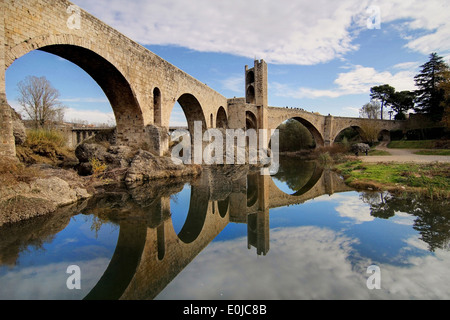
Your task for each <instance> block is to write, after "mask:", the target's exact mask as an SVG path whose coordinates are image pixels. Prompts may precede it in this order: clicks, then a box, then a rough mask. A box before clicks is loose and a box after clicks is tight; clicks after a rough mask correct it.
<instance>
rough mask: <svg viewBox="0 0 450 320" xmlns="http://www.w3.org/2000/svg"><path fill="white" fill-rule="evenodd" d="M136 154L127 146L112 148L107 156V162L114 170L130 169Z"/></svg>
mask: <svg viewBox="0 0 450 320" xmlns="http://www.w3.org/2000/svg"><path fill="white" fill-rule="evenodd" d="M134 154H135V152H134V151H133V149H132V148H130V147H127V146H111V147H110V148H109V149H108V152H107V154H106V155H105V160H106V162H107V163H108V164H110V165H112V167H113V168H117V167H118V168H124V167H128V166H129V165H130V163H131V161H132V159H133V157H134Z"/></svg>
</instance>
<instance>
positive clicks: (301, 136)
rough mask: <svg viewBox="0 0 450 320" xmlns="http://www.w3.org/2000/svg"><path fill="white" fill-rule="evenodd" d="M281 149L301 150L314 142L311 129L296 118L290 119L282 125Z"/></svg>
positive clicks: (280, 128)
mask: <svg viewBox="0 0 450 320" xmlns="http://www.w3.org/2000/svg"><path fill="white" fill-rule="evenodd" d="M279 130H280V151H282V152H283V151H299V150H302V149H307V148H310V147H311V146H312V145H313V144H314V139H313V138H312V135H311V133H310V132H309V130H308V129H307V128H306V127H305V126H304V125H302V124H301V123H300V122H298V121H297V120H295V119H289V120H288V121H286V122H285V123H283V124H282V125H281V126H280V127H279Z"/></svg>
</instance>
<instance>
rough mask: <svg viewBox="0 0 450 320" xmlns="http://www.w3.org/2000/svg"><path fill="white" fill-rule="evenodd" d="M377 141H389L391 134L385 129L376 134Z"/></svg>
mask: <svg viewBox="0 0 450 320" xmlns="http://www.w3.org/2000/svg"><path fill="white" fill-rule="evenodd" d="M378 141H384V142H386V141H391V132H390V131H389V130H387V129H383V130H381V131H380V133H379V134H378Z"/></svg>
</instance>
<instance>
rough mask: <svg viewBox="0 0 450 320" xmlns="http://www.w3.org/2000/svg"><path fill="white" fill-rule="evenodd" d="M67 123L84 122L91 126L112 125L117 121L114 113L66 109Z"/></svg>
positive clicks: (65, 117) (65, 118)
mask: <svg viewBox="0 0 450 320" xmlns="http://www.w3.org/2000/svg"><path fill="white" fill-rule="evenodd" d="M64 120H65V121H69V122H70V121H73V120H83V121H87V122H88V123H90V124H111V125H113V124H114V123H115V121H116V118H115V115H114V112H112V111H111V112H104V111H100V110H79V109H74V108H67V109H65V113H64Z"/></svg>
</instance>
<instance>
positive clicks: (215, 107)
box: [0, 0, 404, 158]
mask: <svg viewBox="0 0 450 320" xmlns="http://www.w3.org/2000/svg"><path fill="white" fill-rule="evenodd" d="M74 22H75V23H74ZM0 43H1V46H0V68H1V69H0V138H1V139H0V156H7V157H13V158H14V157H15V144H14V136H13V128H12V121H11V115H10V110H9V108H8V102H7V99H6V93H5V92H6V91H5V72H6V70H7V69H8V68H9V67H10V66H11V64H12V63H13V62H14V61H15V60H17V59H19V58H20V57H22V56H24V55H25V54H27V53H29V52H31V51H33V50H41V51H45V52H48V53H52V54H55V55H57V56H60V57H62V58H64V59H67V60H69V61H71V62H73V63H74V64H76V65H78V66H79V67H80V68H82V69H83V70H85V71H86V72H87V73H88V74H89V75H90V76H91V77H92V78H93V79H94V80H95V81H96V82H97V83H98V85H99V86H100V87H101V88H102V89H103V91H104V93H105V95H106V97H107V98H108V100H109V102H110V104H111V107H112V109H113V111H114V115H115V119H116V124H117V143H118V144H124V145H128V146H135V147H140V146H146V147H147V148H151V149H152V150H153V151H154V152H155V153H156V154H160V155H163V154H164V152H165V151H167V149H168V147H169V141H168V140H169V136H168V134H167V133H168V130H169V121H170V115H171V113H172V109H173V107H174V105H175V103H176V102H177V101H178V102H179V104H180V105H181V107H182V108H183V111H184V113H185V115H186V118H187V122H188V127H189V129H190V131H191V132H192V128H193V124H194V122H195V121H200V122H201V123H202V125H203V129H206V128H231V129H245V128H249V127H250V128H255V129H276V128H277V127H278V126H279V125H280V124H281V123H282V122H283V121H285V120H287V119H290V118H295V119H297V120H299V121H300V122H302V123H303V124H304V125H305V126H306V127H307V128H308V129H309V130H310V131H311V133H312V135H313V136H314V138H315V139H316V142H317V145H318V146H321V145H330V144H332V143H333V142H334V139H335V138H336V136H337V135H338V133H339V132H340V131H342V130H344V129H345V128H347V127H350V126H352V127H356V128H359V129H361V130H362V128H363V127H364V125H363V124H364V123H376V124H377V125H378V128H379V131H380V132H382V131H386V130H393V129H399V128H400V129H401V128H402V127H403V126H404V123H402V122H394V121H373V120H372V121H370V120H362V119H352V118H336V117H331V116H321V115H317V114H314V113H309V112H305V111H301V110H298V109H284V108H276V107H269V106H268V103H267V101H268V99H267V95H268V92H267V88H268V81H267V78H268V73H267V64H266V63H265V62H264V61H263V60H261V61H255V66H254V67H253V68H249V67H248V66H246V67H245V98H237V99H234V98H233V99H227V98H225V97H224V96H223V95H221V94H220V93H218V92H216V91H214V90H213V89H211V88H209V87H208V86H207V85H205V84H204V83H202V82H201V81H199V80H197V79H195V78H193V77H192V76H190V75H188V74H186V73H185V72H183V71H182V70H180V69H178V68H177V67H175V66H173V65H171V64H170V63H168V62H167V61H165V60H164V59H162V58H160V57H159V56H157V55H155V54H154V53H152V52H150V51H149V50H148V49H146V48H144V47H143V46H141V45H139V44H137V43H136V42H134V41H133V40H131V39H129V38H127V37H126V36H124V35H123V34H121V33H119V32H118V31H116V30H114V29H113V28H111V27H110V26H108V25H106V24H105V23H103V22H102V21H100V20H98V19H97V18H95V17H94V16H92V15H91V14H89V13H88V12H86V11H84V10H82V9H80V8H78V7H76V6H74V5H73V4H72V3H71V2H69V1H66V0H28V1H13V0H0ZM68 76H69V78H70V75H68ZM243 76H244V75H243ZM243 89H244V88H243Z"/></svg>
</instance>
